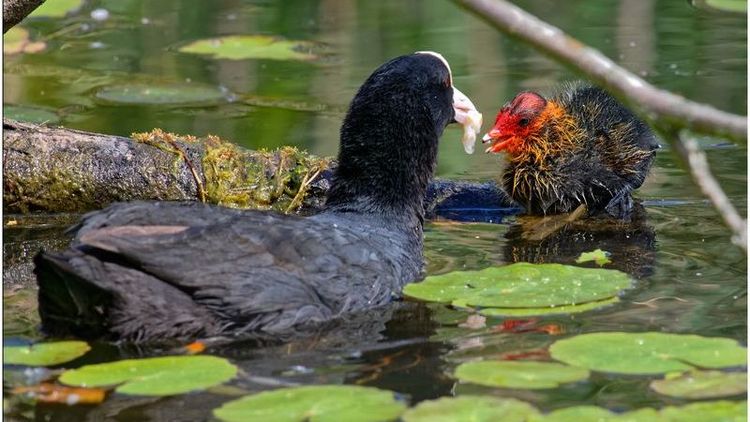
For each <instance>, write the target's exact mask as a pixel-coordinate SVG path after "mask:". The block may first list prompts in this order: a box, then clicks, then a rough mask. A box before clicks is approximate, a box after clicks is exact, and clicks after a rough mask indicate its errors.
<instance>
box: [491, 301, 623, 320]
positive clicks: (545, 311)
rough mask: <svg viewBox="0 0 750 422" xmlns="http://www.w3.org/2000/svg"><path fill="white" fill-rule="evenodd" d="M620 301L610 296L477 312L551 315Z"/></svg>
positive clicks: (576, 311)
mask: <svg viewBox="0 0 750 422" xmlns="http://www.w3.org/2000/svg"><path fill="white" fill-rule="evenodd" d="M619 301H620V298H618V297H611V298H609V299H604V300H597V301H594V302H588V303H584V304H581V305H563V306H552V307H547V308H483V309H480V310H479V313H481V314H482V315H486V316H508V317H518V316H534V315H552V314H578V313H581V312H586V311H591V310H594V309H599V308H603V307H605V306H609V305H612V304H614V303H617V302H619Z"/></svg>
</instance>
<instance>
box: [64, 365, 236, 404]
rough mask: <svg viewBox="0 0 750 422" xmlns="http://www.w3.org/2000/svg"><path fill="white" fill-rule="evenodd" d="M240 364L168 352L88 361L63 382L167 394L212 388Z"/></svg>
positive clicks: (230, 374) (69, 374)
mask: <svg viewBox="0 0 750 422" xmlns="http://www.w3.org/2000/svg"><path fill="white" fill-rule="evenodd" d="M236 374H237V367H236V366H234V365H232V364H231V363H229V361H227V360H226V359H223V358H219V357H215V356H164V357H156V358H146V359H126V360H121V361H117V362H110V363H100V364H96V365H86V366H83V367H81V368H78V369H73V370H70V371H66V372H64V373H63V374H62V375H61V376H60V382H62V383H64V384H68V385H76V386H83V387H104V386H111V385H117V384H121V385H119V386H118V387H117V388H116V389H115V391H117V392H118V393H123V394H134V395H144V396H165V395H171V394H180V393H187V392H189V391H193V390H199V389H204V388H208V387H211V386H214V385H217V384H221V383H223V382H225V381H228V380H230V379H232V378H233V377H234V376H235V375H236Z"/></svg>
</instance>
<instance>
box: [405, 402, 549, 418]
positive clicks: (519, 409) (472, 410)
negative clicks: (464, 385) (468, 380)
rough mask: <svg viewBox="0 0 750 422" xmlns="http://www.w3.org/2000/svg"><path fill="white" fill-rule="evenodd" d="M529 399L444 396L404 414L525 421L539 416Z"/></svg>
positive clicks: (407, 416) (409, 416) (408, 415)
mask: <svg viewBox="0 0 750 422" xmlns="http://www.w3.org/2000/svg"><path fill="white" fill-rule="evenodd" d="M538 413H539V412H538V411H537V410H536V409H535V408H534V407H533V406H531V405H530V404H528V403H526V402H522V401H520V400H516V399H498V398H495V397H485V396H461V397H455V398H454V397H450V398H448V397H444V398H441V399H438V400H429V401H423V402H421V403H419V404H418V405H417V406H415V407H413V408H411V409H409V410H407V411H406V413H404V414H403V415H402V416H401V419H402V420H403V421H404V422H454V421H472V422H495V421H503V422H515V421H518V422H523V421H526V420H527V419H528V418H529V417H532V416H536V415H538Z"/></svg>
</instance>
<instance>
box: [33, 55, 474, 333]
mask: <svg viewBox="0 0 750 422" xmlns="http://www.w3.org/2000/svg"><path fill="white" fill-rule="evenodd" d="M453 121H458V122H459V123H462V124H464V126H465V136H464V141H465V146H466V149H467V151H468V150H470V148H469V146H473V137H474V136H475V135H476V133H477V132H478V131H479V126H480V125H481V114H479V113H478V112H477V111H476V109H475V108H474V106H473V104H472V103H471V101H470V100H469V99H468V98H467V97H466V96H464V95H463V94H462V93H461V92H460V91H459V90H458V89H456V88H455V87H453V81H452V76H451V70H450V67H449V66H448V63H447V62H446V61H445V59H444V58H443V57H442V56H440V55H439V54H437V53H432V52H419V53H415V54H411V55H406V56H401V57H398V58H395V59H393V60H391V61H389V62H387V63H385V64H383V65H382V66H380V67H379V68H378V69H377V70H375V72H374V73H373V74H372V75H370V77H369V78H368V79H367V80H366V81H365V83H364V85H362V87H361V88H360V89H359V92H357V94H356V96H355V97H354V99H353V100H352V102H351V105H350V106H349V110H348V112H347V114H346V117H345V119H344V123H343V126H342V128H341V147H340V152H339V166H338V168H337V169H336V173H335V175H334V177H333V180H332V186H331V189H330V191H329V192H328V196H327V200H326V206H325V208H324V210H323V212H322V213H320V214H318V215H315V216H313V217H308V218H302V217H297V216H288V215H278V214H274V213H270V212H257V211H239V210H233V209H227V208H222V207H216V206H209V205H204V204H195V203H168V202H134V203H119V204H114V205H112V206H110V207H108V208H106V209H104V210H102V211H98V212H94V213H90V214H87V215H86V216H84V218H83V220H82V221H81V223H80V224H79V225H78V226H76V227H75V228H74V229H76V230H77V233H76V237H75V239H74V241H73V243H72V245H71V247H70V249H68V250H65V251H63V252H61V253H46V252H43V253H40V254H39V255H37V256H36V258H35V263H36V268H35V272H36V275H37V281H38V284H39V314H40V316H41V320H42V328H43V330H44V331H45V332H46V333H48V334H52V335H71V334H72V335H75V336H79V337H84V338H96V337H105V338H108V339H114V340H127V341H151V340H160V339H167V338H189V337H203V336H213V335H223V334H242V333H253V334H255V335H265V336H277V337H282V338H283V337H286V336H291V335H294V333H295V332H300V331H304V330H305V329H306V328H310V327H312V326H315V325H316V324H319V323H321V322H325V321H328V320H331V319H334V318H337V317H342V316H345V315H346V314H349V313H352V312H357V311H361V310H363V309H366V308H372V307H375V306H379V305H383V304H386V303H387V302H389V301H390V300H391V299H392V298H393V297H394V296H398V295H399V294H400V292H401V288H402V287H403V286H404V285H405V284H406V283H409V282H412V281H415V280H418V279H419V278H420V277H421V276H422V267H423V257H422V221H423V218H424V217H423V214H424V209H423V199H424V196H425V190H426V187H427V184H428V182H429V180H430V179H431V177H432V174H433V171H434V169H435V163H436V157H437V148H438V138H439V137H440V136H441V134H442V133H443V130H444V129H445V127H446V126H447V125H448V124H449V123H451V122H453Z"/></svg>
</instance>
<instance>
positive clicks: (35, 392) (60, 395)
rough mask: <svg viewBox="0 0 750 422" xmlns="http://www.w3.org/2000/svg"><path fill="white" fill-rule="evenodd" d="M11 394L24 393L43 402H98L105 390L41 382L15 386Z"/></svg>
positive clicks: (103, 395) (105, 393)
mask: <svg viewBox="0 0 750 422" xmlns="http://www.w3.org/2000/svg"><path fill="white" fill-rule="evenodd" d="M12 392H13V394H26V395H28V396H31V397H33V398H34V399H36V400H37V401H40V402H44V403H61V404H68V405H73V404H98V403H101V402H103V401H104V397H105V396H106V395H107V390H104V389H102V388H80V387H65V386H63V385H58V384H50V383H43V384H39V385H35V386H32V387H16V388H14V389H13V391H12Z"/></svg>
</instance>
